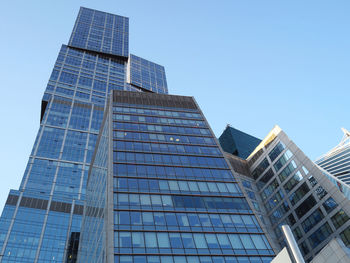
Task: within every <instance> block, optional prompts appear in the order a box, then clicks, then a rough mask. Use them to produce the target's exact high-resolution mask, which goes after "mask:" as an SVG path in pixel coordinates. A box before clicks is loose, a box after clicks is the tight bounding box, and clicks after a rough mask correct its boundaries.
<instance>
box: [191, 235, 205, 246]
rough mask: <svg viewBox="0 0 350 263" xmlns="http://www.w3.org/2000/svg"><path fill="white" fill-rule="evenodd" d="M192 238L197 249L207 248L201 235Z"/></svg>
mask: <svg viewBox="0 0 350 263" xmlns="http://www.w3.org/2000/svg"><path fill="white" fill-rule="evenodd" d="M193 238H194V242H195V244H196V247H197V248H208V247H207V242H206V241H205V238H204V235H203V234H193Z"/></svg>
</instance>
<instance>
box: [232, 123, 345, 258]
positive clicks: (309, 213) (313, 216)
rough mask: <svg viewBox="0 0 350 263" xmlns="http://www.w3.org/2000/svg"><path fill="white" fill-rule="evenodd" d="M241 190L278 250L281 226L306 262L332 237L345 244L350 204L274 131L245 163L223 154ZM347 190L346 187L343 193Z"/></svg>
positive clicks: (328, 178)
mask: <svg viewBox="0 0 350 263" xmlns="http://www.w3.org/2000/svg"><path fill="white" fill-rule="evenodd" d="M226 156H227V158H228V159H229V160H230V163H231V166H232V167H233V169H234V170H235V171H236V173H237V174H238V175H239V177H238V178H239V180H238V181H240V183H241V184H242V187H243V192H244V194H245V196H246V197H247V199H248V202H250V203H251V204H252V207H253V209H254V212H255V213H256V214H257V217H258V219H259V220H260V222H261V223H262V224H264V227H263V229H264V231H265V232H266V233H269V234H270V236H269V237H268V238H269V240H271V241H272V243H271V244H272V246H273V248H274V249H277V251H279V250H281V249H282V248H283V247H285V246H286V243H285V240H284V237H283V235H282V232H281V226H282V225H283V224H287V225H289V226H290V227H291V229H292V231H293V234H294V236H295V238H296V240H297V243H298V246H299V248H300V250H301V252H302V254H303V256H304V258H305V261H306V262H310V261H311V260H312V259H313V258H314V257H315V256H316V255H317V254H318V252H319V251H320V250H321V249H322V248H323V247H325V246H326V245H327V244H328V243H329V242H330V240H331V239H332V238H335V237H339V238H341V239H342V241H343V242H344V243H345V245H347V246H349V245H350V220H349V215H350V201H349V199H348V198H347V197H346V196H345V195H344V192H342V191H340V188H339V186H338V184H337V183H334V182H335V181H334V180H333V181H331V180H330V179H332V178H333V179H334V177H332V176H331V175H329V174H328V176H325V173H327V172H326V171H324V170H322V169H320V168H319V167H318V166H317V165H316V164H314V163H313V162H312V161H311V160H310V159H309V158H308V157H307V156H305V154H304V153H303V152H302V151H301V150H300V149H299V148H298V147H297V146H296V145H295V144H294V143H293V141H291V140H290V139H289V138H288V136H287V135H286V134H285V133H284V132H283V131H282V130H281V129H280V128H279V127H278V126H276V127H274V128H273V129H272V130H271V132H270V133H269V134H268V135H267V136H266V137H265V138H264V139H263V140H262V142H261V143H260V144H259V145H258V147H256V149H255V150H254V151H253V152H252V153H251V154H250V156H249V157H248V158H247V159H246V160H243V159H240V158H238V157H236V156H232V155H228V154H227V155H226ZM347 190H348V189H346V191H347Z"/></svg>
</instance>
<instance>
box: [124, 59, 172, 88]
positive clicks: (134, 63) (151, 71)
mask: <svg viewBox="0 0 350 263" xmlns="http://www.w3.org/2000/svg"><path fill="white" fill-rule="evenodd" d="M128 70H129V71H128V73H129V74H128V77H129V79H128V82H129V83H130V84H131V85H132V86H136V87H139V88H142V89H146V90H149V91H153V92H155V93H168V87H167V82H166V76H165V70H164V67H163V66H161V65H158V64H156V63H153V62H150V61H148V60H146V59H143V58H140V57H138V56H135V55H132V54H130V59H129V63H128Z"/></svg>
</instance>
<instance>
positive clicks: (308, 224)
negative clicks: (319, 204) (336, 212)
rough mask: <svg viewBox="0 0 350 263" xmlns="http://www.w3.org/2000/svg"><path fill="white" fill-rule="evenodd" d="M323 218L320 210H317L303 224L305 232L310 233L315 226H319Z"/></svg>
mask: <svg viewBox="0 0 350 263" xmlns="http://www.w3.org/2000/svg"><path fill="white" fill-rule="evenodd" d="M323 217H324V216H323V213H322V211H321V210H320V209H317V210H315V212H313V213H312V214H311V215H310V216H308V217H307V218H306V219H305V220H304V221H303V222H302V223H301V225H302V226H303V229H304V232H305V233H307V232H309V231H310V230H311V229H312V228H313V227H314V226H315V225H317V223H319V222H320V221H321V220H322V219H323Z"/></svg>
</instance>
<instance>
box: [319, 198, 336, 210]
mask: <svg viewBox="0 0 350 263" xmlns="http://www.w3.org/2000/svg"><path fill="white" fill-rule="evenodd" d="M337 206H338V204H337V203H336V202H335V200H334V199H333V198H332V197H330V198H328V199H327V200H326V201H325V202H324V203H323V207H324V209H325V210H326V212H327V213H330V212H331V211H332V210H333V209H334V208H336V207H337Z"/></svg>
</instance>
